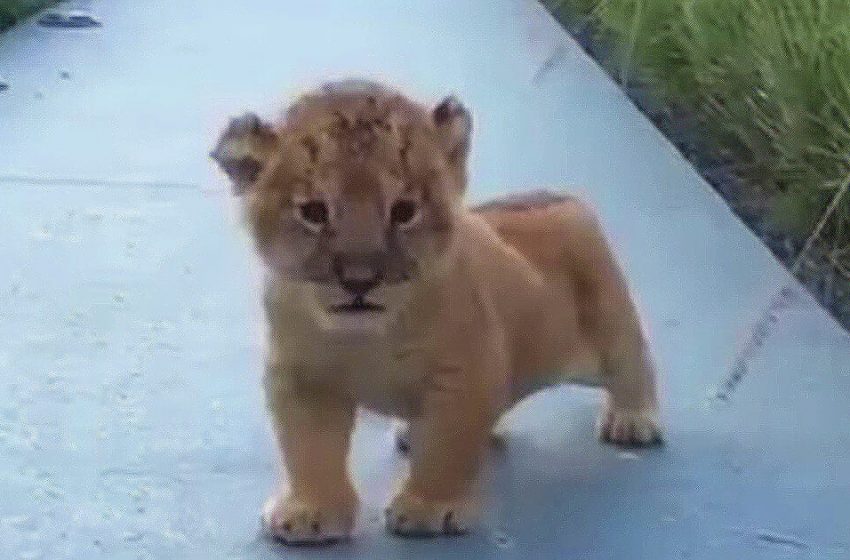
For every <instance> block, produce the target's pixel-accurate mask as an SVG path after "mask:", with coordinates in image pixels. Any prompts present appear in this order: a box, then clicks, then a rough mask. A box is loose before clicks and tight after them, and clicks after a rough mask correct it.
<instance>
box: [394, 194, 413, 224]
mask: <svg viewBox="0 0 850 560" xmlns="http://www.w3.org/2000/svg"><path fill="white" fill-rule="evenodd" d="M418 217H419V205H418V204H416V201H413V200H399V201H398V202H396V203H395V204H393V206H392V208H391V209H390V222H391V223H392V225H394V226H402V227H404V226H409V225H412V224H413V222H415V221H416V219H417V218H418Z"/></svg>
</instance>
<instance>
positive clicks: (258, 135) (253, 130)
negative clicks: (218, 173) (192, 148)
mask: <svg viewBox="0 0 850 560" xmlns="http://www.w3.org/2000/svg"><path fill="white" fill-rule="evenodd" d="M276 146H277V134H275V131H274V128H272V126H271V125H268V124H266V123H264V122H263V121H261V120H260V117H258V116H257V115H255V114H254V113H246V114H244V115H242V116H240V117H236V118H235V119H231V121H230V124H228V125H227V128H226V129H225V130H224V132H223V133H222V135H221V138H219V140H218V144H216V146H215V149H213V151H212V152H210V157H212V158H213V159H214V160H215V161H216V162H217V163H218V165H219V166H220V167H221V168H222V169H223V170H224V172H225V173H227V176H228V177H230V180H231V181H233V192H234V194H237V195H239V194H243V193H244V192H245V191H246V190H247V189H248V188H249V187H250V186H251V184H252V183H253V182H254V181H255V180H256V179H257V176H258V175H259V174H260V171H262V170H263V167H264V166H265V165H266V163H268V160H269V158H270V157H271V155H272V153H274V149H275V147H276Z"/></svg>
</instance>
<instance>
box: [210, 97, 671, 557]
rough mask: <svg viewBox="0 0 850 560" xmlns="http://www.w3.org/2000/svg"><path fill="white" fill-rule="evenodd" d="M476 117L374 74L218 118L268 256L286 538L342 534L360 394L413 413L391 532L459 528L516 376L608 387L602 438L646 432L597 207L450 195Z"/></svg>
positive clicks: (649, 386) (275, 516) (640, 385)
mask: <svg viewBox="0 0 850 560" xmlns="http://www.w3.org/2000/svg"><path fill="white" fill-rule="evenodd" d="M471 131H472V122H471V118H470V114H469V113H468V112H467V110H466V109H465V108H464V107H463V106H462V105H461V104H460V103H459V102H458V101H457V100H455V99H454V98H452V97H450V98H447V99H445V100H444V101H442V102H441V103H439V104H437V105H436V107H434V108H433V109H427V108H426V107H425V106H423V105H421V104H419V103H417V102H416V101H413V100H411V99H409V98H407V97H405V96H404V95H402V94H400V93H398V92H396V91H394V90H392V89H389V88H387V87H384V86H382V85H379V84H375V83H371V82H362V81H343V82H336V83H330V84H327V85H325V86H323V87H321V88H319V89H318V90H316V91H314V92H312V93H309V94H307V95H304V96H303V97H301V98H300V99H299V100H297V101H296V102H295V103H294V105H292V106H291V107H290V108H289V109H288V110H287V111H286V112H285V114H284V115H283V116H282V118H281V119H280V121H279V122H276V123H273V124H271V123H266V122H263V121H261V120H260V119H259V118H258V117H257V116H255V115H253V114H247V115H244V116H242V117H239V118H237V119H234V120H233V121H231V123H230V125H229V126H228V128H227V129H226V130H225V131H224V133H223V134H222V136H221V138H220V140H219V142H218V145H217V146H216V148H215V150H214V151H213V152H212V154H211V155H212V157H213V158H214V159H215V160H216V161H217V162H218V163H219V165H220V166H221V168H222V169H223V170H224V171H225V172H226V173H227V174H228V176H229V177H230V180H231V181H232V183H233V188H234V191H235V193H236V194H237V195H239V196H240V197H241V199H242V202H243V207H244V211H245V214H246V218H247V223H248V225H249V227H250V230H251V233H252V234H253V237H254V240H255V242H256V247H257V250H258V252H259V254H260V256H261V257H262V260H263V262H264V263H265V265H266V268H267V272H268V274H267V283H266V292H265V308H266V313H267V316H268V322H269V327H270V340H269V348H268V357H267V361H266V372H265V378H264V379H265V391H266V397H267V402H268V407H269V409H270V411H271V415H272V418H273V424H274V428H275V433H276V436H277V438H278V442H279V444H280V449H281V451H282V456H283V462H284V466H285V468H286V470H287V472H288V474H289V480H290V486H291V487H290V489H289V491H288V492H284V491H283V490H281V493H279V494H276V495H273V496H272V497H271V498H270V499H269V500H268V502H267V503H266V505H265V508H264V511H263V520H264V523H265V525H266V527H267V529H268V530H269V531H270V532H271V533H273V534H274V535H275V536H277V537H279V538H280V539H282V540H284V541H285V542H289V543H305V542H307V543H318V542H328V541H332V540H336V539H339V538H342V537H346V536H348V535H349V534H350V533H351V531H352V528H353V526H354V523H355V517H356V512H357V508H358V499H357V494H356V492H355V490H354V486H353V485H352V482H351V480H350V477H349V474H348V469H347V465H346V459H347V456H348V452H349V440H350V436H351V433H352V428H353V424H354V418H355V412H356V410H357V408H358V407H359V406H363V407H367V408H370V409H373V410H376V411H379V412H381V413H385V414H389V415H392V416H395V417H399V418H403V419H406V420H408V421H409V422H410V425H411V431H410V434H411V436H410V437H411V442H410V461H411V468H410V476H409V478H408V479H407V480H406V482H405V483H404V484H403V485H402V486H401V487H400V490H399V491H398V493H397V494H396V495H395V497H394V498H393V499H392V501H391V503H390V505H389V507H388V508H387V511H386V525H387V528H388V530H390V531H392V532H393V533H397V534H401V535H437V534H457V533H462V532H465V531H466V530H467V529H468V527H469V526H470V523H471V522H472V521H473V519H474V516H475V512H476V500H475V496H474V490H473V487H474V482H475V479H476V474H477V473H478V470H479V466H480V464H481V462H482V459H483V454H484V451H485V450H486V444H487V441H488V437H489V434H490V430H491V428H492V427H493V425H494V424H495V422H496V421H497V420H498V419H499V417H500V415H501V414H503V413H504V412H506V411H507V410H508V409H509V408H510V407H511V405H512V404H513V403H515V402H516V401H517V400H518V399H520V398H522V397H524V396H525V395H526V394H527V392H528V390H529V389H528V388H531V387H540V386H541V385H543V384H546V383H556V382H560V381H567V382H568V381H573V382H583V383H594V384H598V385H601V386H602V387H604V388H605V394H606V398H605V403H604V408H603V411H602V413H601V415H600V421H599V437H600V438H601V439H602V440H604V441H609V442H613V443H617V444H625V445H645V444H652V443H656V442H659V441H660V435H661V433H660V427H659V422H658V403H657V397H656V386H655V373H654V371H653V366H652V363H651V359H650V354H649V351H648V349H647V343H646V340H645V337H644V334H643V333H642V331H641V327H640V325H639V321H638V317H637V315H636V311H635V307H634V305H633V303H632V300H631V297H630V295H629V290H628V288H627V285H626V281H625V280H624V278H623V275H622V273H621V271H620V269H619V267H618V265H617V263H616V262H615V259H614V257H613V255H612V253H611V251H610V250H609V248H608V246H607V245H606V241H605V239H604V237H603V233H602V231H601V229H600V226H599V223H598V222H597V220H596V219H595V218H594V215H593V212H592V211H591V210H590V209H588V208H587V207H586V206H585V205H583V204H582V203H581V202H579V201H577V200H575V199H572V198H570V197H568V196H561V195H555V194H549V193H541V192H536V193H530V194H526V195H520V196H515V197H509V198H507V199H504V200H502V201H497V202H493V203H490V204H487V205H484V206H481V207H478V208H475V209H468V208H466V207H465V206H464V192H465V190H466V164H467V154H468V152H469V144H470V135H471Z"/></svg>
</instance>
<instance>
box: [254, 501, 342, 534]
mask: <svg viewBox="0 0 850 560" xmlns="http://www.w3.org/2000/svg"><path fill="white" fill-rule="evenodd" d="M347 502H348V500H344V501H342V502H341V503H334V504H322V505H319V504H314V503H311V502H310V501H308V500H301V499H298V498H295V497H280V496H272V497H271V498H269V499H268V500H267V501H266V504H265V505H264V506H263V526H264V527H265V529H266V531H268V532H269V533H270V534H271V535H272V536H273V537H275V538H277V539H280V540H281V541H283V542H285V543H286V544H329V543H332V542H336V541H339V540H341V539H345V538H347V537H349V536H350V535H351V530H352V528H353V527H354V520H355V516H356V510H357V506H356V503H355V504H351V503H347Z"/></svg>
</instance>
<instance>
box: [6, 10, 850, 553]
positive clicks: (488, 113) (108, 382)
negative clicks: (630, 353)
mask: <svg viewBox="0 0 850 560" xmlns="http://www.w3.org/2000/svg"><path fill="white" fill-rule="evenodd" d="M91 6H92V8H93V9H94V10H95V12H96V13H97V15H98V16H100V17H101V19H102V20H103V23H104V25H103V27H102V28H100V29H97V30H94V31H86V30H57V29H44V28H39V27H37V26H35V25H34V24H33V23H32V22H30V23H29V24H25V25H23V26H20V27H18V28H16V29H13V30H12V31H11V32H9V33H7V34H5V35H3V36H0V74H2V75H3V76H4V77H5V79H6V80H7V81H8V83H9V86H10V87H9V89H8V90H6V91H3V92H0V263H2V264H0V558H3V559H5V558H10V559H12V558H21V559H38V558H43V559H50V560H53V559H65V558H69V559H70V558H73V559H89V558H100V557H103V558H115V559H124V558H127V559H137V558H181V559H195V558H198V559H201V558H251V559H254V558H289V557H293V558H301V557H315V558H325V557H334V558H396V557H405V558H453V557H458V558H460V557H469V558H490V557H494V558H495V557H498V558H582V559H591V558H592V559H597V558H598V559H607V558H624V559H642V558H646V559H652V560H658V559H667V558H675V559H679V558H705V559H719V558H730V559H732V558H748V559H760V558H771V559H772V558H837V559H838V558H849V557H850V522H848V519H850V406H848V399H850V336H848V334H847V333H846V332H843V331H842V330H841V329H840V328H839V327H838V326H837V325H836V324H835V322H834V321H832V319H830V317H829V316H828V314H827V313H826V312H824V311H823V310H822V309H821V308H819V307H818V306H817V304H816V303H814V302H813V300H812V299H811V298H810V297H809V296H808V295H807V294H805V293H804V291H803V290H802V289H801V288H799V287H798V286H797V284H796V283H795V282H794V281H793V280H792V279H791V278H790V277H789V275H788V274H787V272H786V271H785V270H784V269H783V268H782V267H781V266H780V265H779V264H778V263H777V262H776V261H775V260H774V259H773V258H772V257H771V255H770V254H769V252H768V251H767V250H766V249H765V248H764V247H763V246H762V245H761V244H760V243H759V242H758V241H757V239H756V238H755V237H754V236H753V235H751V234H750V233H749V232H748V231H747V229H746V228H745V227H744V226H743V225H742V224H741V223H740V222H739V221H738V220H737V219H736V218H735V217H734V216H733V214H732V213H731V212H730V211H729V210H728V209H727V208H726V206H725V205H724V203H723V201H722V200H721V199H720V198H719V197H718V196H717V195H716V194H715V193H714V192H713V191H712V190H711V188H710V187H709V186H708V185H706V184H705V183H704V182H703V181H702V180H701V179H700V178H699V176H698V175H697V174H696V173H695V172H694V170H693V169H692V168H691V167H690V165H689V164H688V163H687V162H686V161H685V160H684V159H683V158H682V157H681V156H680V155H679V154H678V153H677V152H676V151H675V149H674V148H673V147H672V146H671V145H670V144H669V143H668V142H667V141H666V140H665V139H664V138H663V137H662V136H661V135H660V134H659V133H658V132H657V131H656V130H655V129H654V128H653V126H652V125H651V124H650V123H649V122H648V121H647V120H646V119H645V118H643V117H642V116H641V115H640V114H639V113H638V111H637V110H636V109H635V108H634V107H633V106H632V105H631V104H630V103H629V102H628V100H627V99H626V98H625V97H624V96H623V94H622V93H621V92H620V91H619V90H618V89H617V87H616V86H615V84H613V83H612V82H611V81H610V80H609V79H608V78H607V77H606V76H605V74H604V73H603V72H602V71H601V70H600V69H599V68H598V67H597V66H596V65H595V64H594V63H593V62H592V61H591V60H590V59H589V58H588V57H587V56H586V55H585V54H584V53H583V52H582V51H581V50H580V49H579V48H578V46H577V45H576V44H575V43H574V42H573V41H572V40H571V39H570V38H569V37H568V36H566V35H565V34H564V33H563V32H562V31H561V30H560V28H559V27H558V26H557V24H555V23H554V22H553V21H552V20H551V18H550V17H549V16H548V15H547V14H546V13H545V12H544V10H543V9H542V8H541V7H539V6H538V5H537V4H536V3H534V2H532V1H530V0H453V1H450V0H441V1H428V2H402V1H395V2H390V1H382V0H376V1H370V2H367V1H365V0H363V1H337V2H331V1H315V2H288V1H287V2H280V1H274V0H246V1H245V2H241V3H238V4H236V3H227V4H224V3H220V4H219V3H213V2H203V1H201V0H185V1H180V2H161V3H154V2H150V3H139V2H131V1H129V0H113V1H110V2H106V1H102V0H101V1H94V2H91ZM63 72H67V74H66V75H64V77H63V74H62V73H63ZM349 75H366V76H371V77H373V78H378V79H383V80H387V81H389V82H392V83H395V84H398V85H400V86H401V87H403V88H404V89H406V90H408V91H410V92H412V93H413V94H416V95H420V96H423V97H426V98H435V99H436V98H437V97H439V96H441V95H443V94H445V93H448V92H454V93H456V94H458V95H459V96H460V97H461V98H462V99H464V100H465V101H466V102H467V103H468V105H469V106H470V107H471V108H472V109H473V111H474V115H475V120H476V132H475V142H474V153H473V157H472V166H473V168H472V185H471V198H472V199H473V200H481V199H484V198H487V197H489V196H493V195H496V194H500V193H503V192H504V191H506V190H510V189H514V188H531V187H541V186H547V187H552V186H564V187H566V188H570V189H571V190H573V191H576V192H579V193H580V194H583V195H584V196H586V197H587V198H589V199H590V200H591V201H592V202H593V203H594V204H595V205H596V206H597V207H598V209H599V211H600V213H601V214H602V219H603V222H604V223H605V226H606V228H607V230H608V231H609V233H610V235H611V237H612V238H613V239H614V243H615V246H616V249H617V252H618V254H619V255H620V256H621V258H622V261H623V263H624V265H625V267H626V269H627V271H628V273H629V275H630V278H631V280H632V284H633V287H634V290H635V292H636V293H637V295H638V299H639V302H640V306H641V308H642V310H643V312H644V316H645V319H646V323H647V325H648V328H649V331H650V333H651V338H652V342H653V345H654V348H655V350H656V354H657V357H658V361H659V363H660V365H661V369H662V372H663V391H664V399H665V404H664V415H665V419H666V421H667V423H668V425H669V435H668V442H669V443H668V446H667V447H666V448H665V449H663V450H661V451H650V452H638V453H631V452H628V453H627V452H621V451H618V450H616V449H613V448H610V447H604V446H600V445H599V444H597V443H596V441H595V440H594V438H593V435H592V424H593V419H594V415H595V410H596V402H597V400H598V395H597V394H596V393H595V391H593V390H589V389H569V388H563V389H557V390H551V391H548V392H546V393H544V394H541V395H539V396H538V397H535V398H534V399H532V400H531V401H529V402H527V403H525V405H524V406H523V407H522V408H521V409H520V410H518V411H517V413H516V415H515V417H514V418H513V421H512V422H511V431H512V437H511V440H510V443H509V446H508V449H507V451H506V453H504V454H502V455H495V456H494V457H493V458H492V460H491V466H490V468H489V469H488V472H487V478H488V480H489V484H488V487H489V496H490V505H489V506H488V508H487V513H486V516H485V519H484V522H483V523H482V526H481V527H480V528H478V529H477V530H476V531H475V532H474V533H473V534H472V535H470V536H468V537H465V538H460V539H453V540H449V539H438V540H433V541H422V540H419V541H417V540H414V541H407V540H400V539H398V538H394V537H390V536H386V535H385V534H384V533H383V532H382V530H381V526H380V511H381V510H382V507H383V502H384V500H385V499H386V497H387V493H388V492H389V490H390V485H391V479H392V477H393V476H394V474H395V473H397V472H399V471H400V470H402V469H403V468H404V460H403V459H402V458H401V457H399V456H398V455H397V454H396V453H395V452H394V450H393V448H392V445H391V437H390V433H389V431H388V427H387V423H386V422H385V421H384V420H382V419H379V418H375V417H372V416H365V417H364V418H363V419H362V422H361V424H360V428H359V429H358V433H357V436H356V442H355V450H354V464H355V471H356V473H357V476H358V478H359V480H360V482H361V485H362V490H363V496H364V509H363V513H362V518H361V523H360V527H359V528H358V534H357V536H356V538H355V540H354V541H353V542H352V543H350V544H345V545H340V546H336V547H333V548H328V549H321V550H309V549H287V548H285V547H283V546H281V545H277V544H275V543H271V542H269V541H267V540H265V539H264V538H262V537H261V536H260V534H259V524H258V513H259V507H260V505H261V503H262V500H263V498H264V497H265V495H266V494H267V492H268V491H269V490H270V489H271V487H272V484H273V481H274V477H275V468H276V467H275V463H274V450H273V447H272V440H271V437H270V434H269V431H268V428H267V425H266V420H265V415H264V413H263V409H262V404H261V403H262V399H261V393H260V386H259V376H260V367H259V365H260V364H259V359H260V344H261V342H260V341H261V337H260V335H261V323H260V320H259V317H260V315H259V312H258V308H257V297H258V296H257V292H256V278H255V276H256V264H255V263H254V262H253V258H252V255H251V251H250V244H249V242H248V239H247V238H246V236H245V234H244V232H242V231H241V230H240V228H239V224H238V220H237V219H235V213H234V212H233V203H232V201H231V200H230V199H229V196H228V193H227V186H226V184H225V183H224V180H223V178H222V177H221V176H220V175H219V174H217V172H216V171H215V169H214V168H213V166H212V165H211V162H210V161H209V160H208V159H207V157H206V153H207V152H208V150H209V149H210V147H211V146H212V143H213V141H214V140H215V137H216V133H217V131H218V129H219V127H221V126H222V125H223V124H224V123H225V122H226V119H227V117H228V116H230V115H232V114H236V113H239V112H242V111H243V110H246V109H254V110H258V111H260V112H266V113H268V112H272V111H274V110H276V108H277V107H279V106H280V103H282V102H284V101H285V100H286V99H287V98H288V97H289V96H290V95H292V94H293V93H294V92H297V91H298V90H299V89H302V88H303V87H305V86H310V85H314V84H315V83H317V82H319V81H323V80H325V79H328V78H333V77H343V76H349ZM718 393H720V395H721V396H722V398H720V397H718V396H717V395H718Z"/></svg>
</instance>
